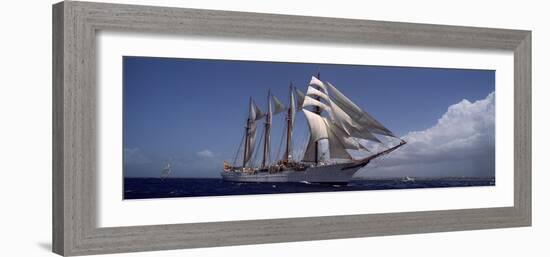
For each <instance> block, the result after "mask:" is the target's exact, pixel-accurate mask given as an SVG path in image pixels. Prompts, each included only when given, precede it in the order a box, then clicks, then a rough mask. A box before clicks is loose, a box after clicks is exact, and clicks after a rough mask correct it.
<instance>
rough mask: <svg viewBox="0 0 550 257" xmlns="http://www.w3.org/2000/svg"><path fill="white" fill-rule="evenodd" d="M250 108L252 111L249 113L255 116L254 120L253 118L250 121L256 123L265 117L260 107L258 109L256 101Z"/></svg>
mask: <svg viewBox="0 0 550 257" xmlns="http://www.w3.org/2000/svg"><path fill="white" fill-rule="evenodd" d="M250 108H251V111H250V112H249V115H254V118H251V119H250V120H253V121H256V120H259V119H261V118H263V117H264V116H265V113H263V112H262V110H261V109H260V107H258V105H256V103H255V102H254V101H252V104H251V106H250Z"/></svg>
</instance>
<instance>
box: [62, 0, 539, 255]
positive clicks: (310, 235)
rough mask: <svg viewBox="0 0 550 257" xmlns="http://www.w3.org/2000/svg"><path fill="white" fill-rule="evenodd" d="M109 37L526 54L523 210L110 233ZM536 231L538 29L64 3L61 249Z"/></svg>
mask: <svg viewBox="0 0 550 257" xmlns="http://www.w3.org/2000/svg"><path fill="white" fill-rule="evenodd" d="M99 30H111V31H138V32H153V33H157V32H162V33H173V34H185V35H198V36H216V37H238V38H243V39H249V38H255V39H266V40H292V41H302V42H313V41H315V42H345V43H350V44H391V45H407V46H427V47H445V48H469V49H489V50H494V49H497V50H508V51H513V52H514V134H515V135H514V147H515V149H514V178H515V179H514V206H513V207H501V208H481V209H462V210H445V211H422V212H406V213H387V214H365V215H346V216H327V217H312V218H288V219H270V220H244V221H230V222H211V223H196V224H166V225H155V226H134V227H110V228H99V227H97V225H96V223H95V221H96V208H97V206H96V198H95V197H96V183H97V180H96V151H97V149H96V140H95V139H96V123H95V120H96V97H97V95H96V87H95V82H96V59H95V58H96V53H95V51H96V42H95V35H96V32H97V31H99ZM530 225H531V32H530V31H522V30H507V29H490V28H473V27H457V26H441V25H427V24H412V23H399V22H382V21H369V20H350V19H334V18H320V17H302V16H288V15H273V14H258V13H242V12H228V11H211V10H196V9H183V8H166V7H148V6H135V5H118V4H105V3H89V2H72V1H69V2H61V3H58V4H55V5H54V6H53V251H54V252H56V253H58V254H61V255H86V254H101V253H115V252H131V251H149V250H162V249H178V248H194V247H212V246H227V245H240V244H259V243H274V242H289V241H303V240H321V239H335V238H350V237H366V236H381V235H395V234H410V233H429V232H441V231H456V230H471V229H489V228H504V227H518V226H530Z"/></svg>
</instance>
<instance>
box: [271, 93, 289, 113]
mask: <svg viewBox="0 0 550 257" xmlns="http://www.w3.org/2000/svg"><path fill="white" fill-rule="evenodd" d="M271 98H272V100H273V105H274V106H275V110H274V111H273V115H276V114H279V113H281V112H283V111H285V110H286V107H285V105H284V104H283V103H282V102H281V101H280V100H279V98H277V97H276V96H274V95H271Z"/></svg>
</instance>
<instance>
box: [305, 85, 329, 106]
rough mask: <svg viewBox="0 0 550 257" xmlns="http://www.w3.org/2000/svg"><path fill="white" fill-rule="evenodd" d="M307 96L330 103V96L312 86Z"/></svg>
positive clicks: (308, 89) (308, 88)
mask: <svg viewBox="0 0 550 257" xmlns="http://www.w3.org/2000/svg"><path fill="white" fill-rule="evenodd" d="M306 95H307V96H310V97H313V98H318V99H324V100H325V101H327V102H328V101H330V99H329V97H328V95H327V94H326V93H325V92H322V91H320V90H319V89H316V88H314V87H312V86H309V87H307V91H306Z"/></svg>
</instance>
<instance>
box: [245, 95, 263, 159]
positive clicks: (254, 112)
mask: <svg viewBox="0 0 550 257" xmlns="http://www.w3.org/2000/svg"><path fill="white" fill-rule="evenodd" d="M264 116H265V114H264V113H263V112H262V111H261V110H260V108H259V107H258V106H257V105H256V103H254V101H253V100H252V99H250V105H249V110H248V121H247V124H246V126H247V130H246V131H247V133H248V134H247V135H246V137H247V138H248V140H247V141H246V142H245V144H246V146H245V147H246V148H245V149H247V151H246V153H245V156H244V164H243V166H246V165H247V164H248V162H249V161H250V158H251V157H252V154H253V153H254V145H255V143H256V121H257V120H259V119H261V118H263V117H264Z"/></svg>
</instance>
